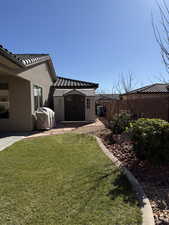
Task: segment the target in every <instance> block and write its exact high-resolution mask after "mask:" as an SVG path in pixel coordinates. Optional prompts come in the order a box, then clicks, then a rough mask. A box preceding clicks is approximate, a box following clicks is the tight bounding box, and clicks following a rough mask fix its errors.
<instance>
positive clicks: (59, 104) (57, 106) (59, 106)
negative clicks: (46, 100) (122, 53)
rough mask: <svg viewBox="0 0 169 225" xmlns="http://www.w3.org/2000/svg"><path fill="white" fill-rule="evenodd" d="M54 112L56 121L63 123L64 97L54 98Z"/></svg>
mask: <svg viewBox="0 0 169 225" xmlns="http://www.w3.org/2000/svg"><path fill="white" fill-rule="evenodd" d="M54 111H55V119H56V121H63V120H64V119H65V118H64V117H65V111H64V97H63V96H62V97H54Z"/></svg>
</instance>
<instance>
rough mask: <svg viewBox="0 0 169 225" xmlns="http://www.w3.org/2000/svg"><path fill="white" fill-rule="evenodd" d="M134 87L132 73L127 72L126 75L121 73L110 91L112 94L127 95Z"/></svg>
mask: <svg viewBox="0 0 169 225" xmlns="http://www.w3.org/2000/svg"><path fill="white" fill-rule="evenodd" d="M135 85H136V82H135V78H134V76H133V73H132V72H128V73H127V74H124V73H121V74H120V75H119V79H118V81H117V83H116V84H114V85H113V88H112V90H113V93H114V94H115V93H116V94H127V93H128V92H130V91H132V90H133V89H134V87H135Z"/></svg>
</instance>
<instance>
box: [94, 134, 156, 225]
mask: <svg viewBox="0 0 169 225" xmlns="http://www.w3.org/2000/svg"><path fill="white" fill-rule="evenodd" d="M95 138H96V140H97V143H98V145H99V146H100V148H101V150H102V151H103V152H104V153H105V154H106V155H107V156H108V157H109V158H110V159H111V161H112V162H113V163H114V164H115V165H116V166H117V167H118V168H119V169H120V170H121V171H122V172H123V173H124V174H125V175H126V177H127V179H128V180H129V182H130V183H131V185H132V188H133V190H134V191H135V192H136V196H137V198H138V200H139V202H140V207H141V212H142V219H143V222H142V225H155V222H154V217H153V211H152V208H151V205H150V201H149V199H148V198H147V196H146V195H145V193H144V190H143V188H142V186H141V185H140V183H139V182H138V181H137V179H136V178H135V177H134V176H133V174H132V173H131V172H130V171H129V170H128V169H127V168H125V167H124V166H123V165H122V163H121V162H120V161H119V160H118V159H117V158H116V157H115V156H113V154H112V153H110V151H109V150H108V149H107V148H106V147H105V145H104V144H103V142H102V141H101V139H100V138H99V137H96V136H95Z"/></svg>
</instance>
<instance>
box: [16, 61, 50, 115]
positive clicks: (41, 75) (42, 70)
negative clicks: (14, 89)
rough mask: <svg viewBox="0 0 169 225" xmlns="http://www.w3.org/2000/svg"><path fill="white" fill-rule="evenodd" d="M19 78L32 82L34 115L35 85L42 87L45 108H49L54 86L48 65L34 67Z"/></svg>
mask: <svg viewBox="0 0 169 225" xmlns="http://www.w3.org/2000/svg"><path fill="white" fill-rule="evenodd" d="M18 76H20V77H22V78H24V79H27V80H29V81H30V82H31V104H32V107H31V109H32V114H33V113H34V98H33V85H38V86H40V87H42V93H43V104H44V105H45V106H48V97H49V92H50V87H51V85H52V84H53V81H52V78H51V76H50V73H49V69H48V65H47V64H46V63H42V64H40V65H38V66H36V67H33V68H31V69H29V70H27V71H24V72H22V73H20V74H19V75H18Z"/></svg>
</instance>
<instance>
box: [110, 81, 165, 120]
mask: <svg viewBox="0 0 169 225" xmlns="http://www.w3.org/2000/svg"><path fill="white" fill-rule="evenodd" d="M107 108H108V112H107V115H106V117H107V118H108V119H109V120H110V119H112V117H113V116H114V114H118V113H121V112H128V113H130V114H131V115H132V116H133V118H139V117H145V118H160V119H164V120H167V121H168V120H169V84H168V83H155V84H151V85H147V86H144V87H142V88H138V89H135V90H132V91H130V92H128V93H126V94H122V95H121V96H120V100H117V101H114V102H113V104H111V105H109V106H108V107H107Z"/></svg>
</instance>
